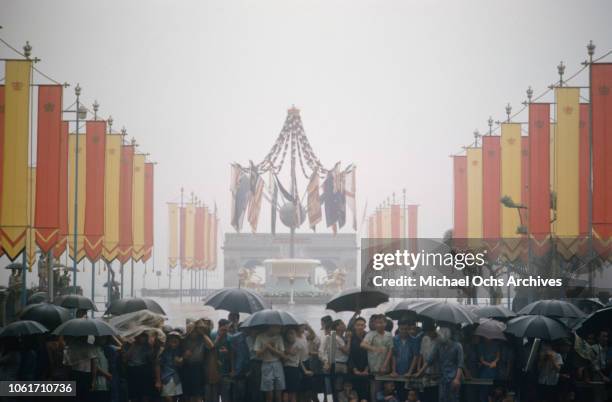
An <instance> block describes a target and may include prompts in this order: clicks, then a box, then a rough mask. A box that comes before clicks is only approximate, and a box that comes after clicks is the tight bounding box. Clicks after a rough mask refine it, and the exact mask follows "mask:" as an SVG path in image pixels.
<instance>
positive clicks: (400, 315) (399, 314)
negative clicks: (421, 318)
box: [385, 300, 429, 320]
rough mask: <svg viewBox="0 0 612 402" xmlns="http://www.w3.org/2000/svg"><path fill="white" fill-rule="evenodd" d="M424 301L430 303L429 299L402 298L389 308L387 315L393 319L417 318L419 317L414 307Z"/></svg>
mask: <svg viewBox="0 0 612 402" xmlns="http://www.w3.org/2000/svg"><path fill="white" fill-rule="evenodd" d="M423 303H429V300H402V301H400V302H399V303H397V304H396V305H395V306H393V307H391V308H390V309H388V310H387V311H386V312H385V315H386V316H387V317H389V318H391V319H392V320H402V319H409V320H415V319H417V317H416V311H415V310H414V308H415V307H416V306H418V305H420V304H423Z"/></svg>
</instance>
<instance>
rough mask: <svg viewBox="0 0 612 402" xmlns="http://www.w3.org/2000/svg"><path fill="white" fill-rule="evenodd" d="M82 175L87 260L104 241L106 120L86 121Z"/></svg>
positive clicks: (97, 252) (94, 257)
mask: <svg viewBox="0 0 612 402" xmlns="http://www.w3.org/2000/svg"><path fill="white" fill-rule="evenodd" d="M85 124H86V129H85V131H86V132H87V135H86V136H85V138H86V140H85V141H86V148H87V152H86V154H87V160H86V163H85V166H86V170H85V172H83V174H84V175H85V176H86V179H85V189H86V190H85V197H86V198H85V228H84V241H83V245H84V249H85V256H86V257H87V258H88V259H89V261H92V262H95V261H97V260H98V259H99V258H100V256H101V255H102V248H103V245H104V190H105V189H104V185H105V183H104V176H105V174H104V170H105V167H106V165H105V154H106V122H105V121H104V120H95V121H87V123H85Z"/></svg>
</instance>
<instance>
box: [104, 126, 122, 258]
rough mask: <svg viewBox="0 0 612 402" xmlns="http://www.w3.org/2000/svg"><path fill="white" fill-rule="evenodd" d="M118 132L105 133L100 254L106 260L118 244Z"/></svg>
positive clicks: (119, 137) (119, 171) (114, 251)
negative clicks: (102, 245) (102, 243)
mask: <svg viewBox="0 0 612 402" xmlns="http://www.w3.org/2000/svg"><path fill="white" fill-rule="evenodd" d="M122 141H123V136H122V135H120V134H107V135H106V141H105V142H106V159H105V161H104V247H103V248H102V256H103V257H104V259H105V260H106V261H107V262H111V261H113V260H114V259H115V258H117V253H118V251H119V250H118V246H119V211H120V210H121V203H120V194H121V145H122Z"/></svg>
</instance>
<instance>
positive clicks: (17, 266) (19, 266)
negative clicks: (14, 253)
mask: <svg viewBox="0 0 612 402" xmlns="http://www.w3.org/2000/svg"><path fill="white" fill-rule="evenodd" d="M4 268H5V269H16V270H18V271H21V270H22V269H23V264H22V263H20V262H11V263H10V264H9V265H7V266H6V267H4Z"/></svg>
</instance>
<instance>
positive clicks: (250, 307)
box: [204, 288, 269, 314]
mask: <svg viewBox="0 0 612 402" xmlns="http://www.w3.org/2000/svg"><path fill="white" fill-rule="evenodd" d="M204 304H205V305H207V306H211V307H212V308H214V309H215V310H226V311H230V312H235V313H248V314H253V313H254V312H256V311H260V310H263V309H266V308H269V305H268V303H267V302H266V301H265V300H264V299H263V298H262V297H261V296H260V295H259V293H256V292H253V291H252V290H249V289H244V288H226V289H220V290H218V291H216V292H215V293H213V294H211V295H209V296H207V297H206V298H205V299H204Z"/></svg>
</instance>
